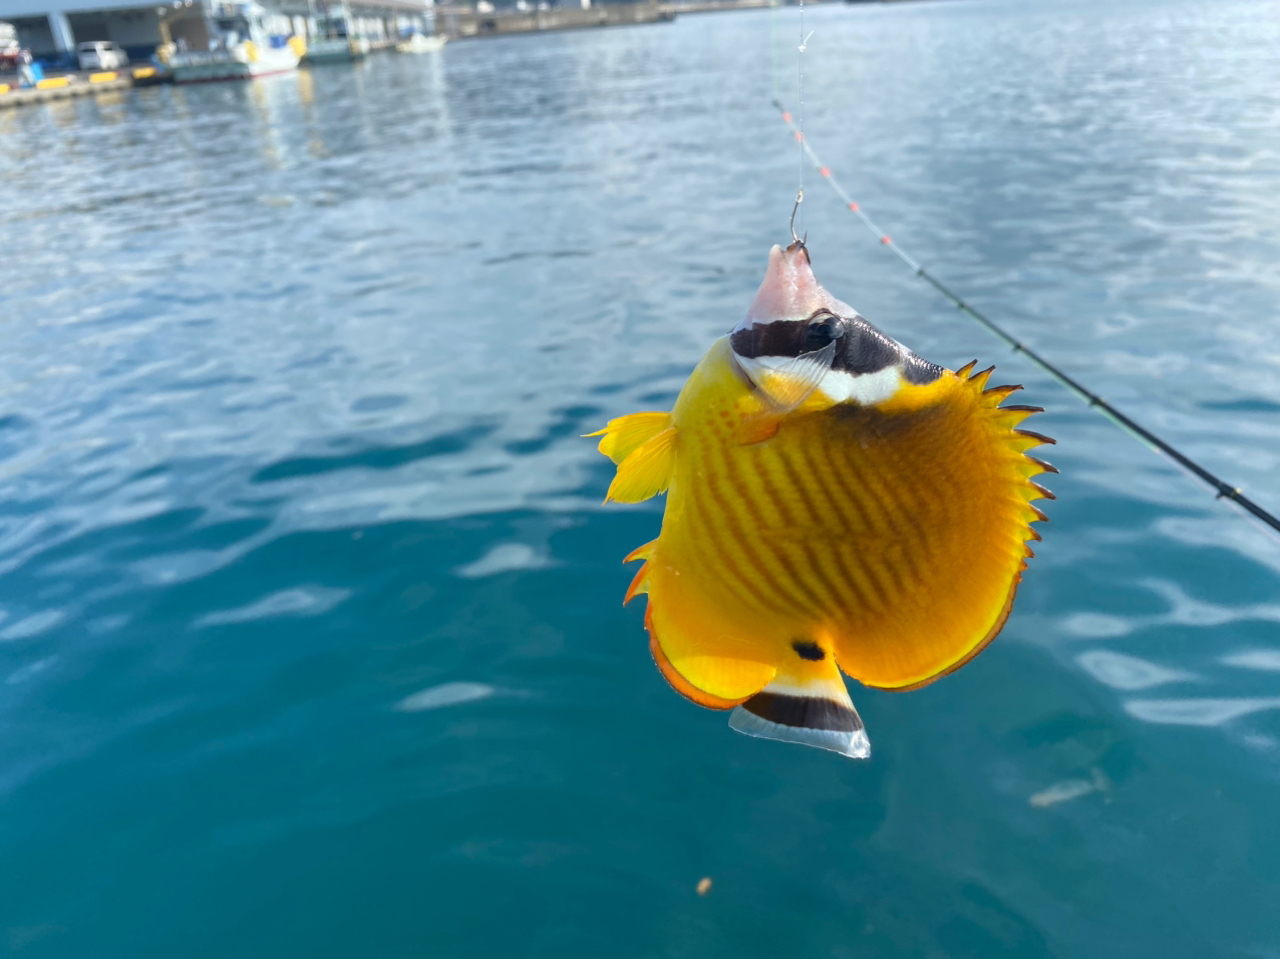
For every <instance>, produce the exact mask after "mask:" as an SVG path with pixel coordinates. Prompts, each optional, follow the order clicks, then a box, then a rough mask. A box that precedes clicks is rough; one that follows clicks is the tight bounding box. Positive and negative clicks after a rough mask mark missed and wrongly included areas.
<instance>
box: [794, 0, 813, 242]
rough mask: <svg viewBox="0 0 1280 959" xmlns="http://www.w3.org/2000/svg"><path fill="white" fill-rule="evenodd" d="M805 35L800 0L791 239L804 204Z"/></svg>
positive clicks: (807, 41) (806, 44) (802, 7)
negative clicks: (796, 149)
mask: <svg viewBox="0 0 1280 959" xmlns="http://www.w3.org/2000/svg"><path fill="white" fill-rule="evenodd" d="M811 36H813V34H812V33H810V34H809V36H808V37H807V36H805V33H804V0H800V46H798V47H797V48H796V92H797V94H798V96H799V97H800V129H799V130H797V131H796V139H797V140H798V141H799V142H800V156H799V173H800V175H799V178H798V186H797V187H796V205H795V207H794V209H792V211H791V238H792V239H795V238H796V214H797V213H799V212H800V204H801V203H803V202H804V161H805V142H804V51H805V47H807V46H808V45H809V37H811Z"/></svg>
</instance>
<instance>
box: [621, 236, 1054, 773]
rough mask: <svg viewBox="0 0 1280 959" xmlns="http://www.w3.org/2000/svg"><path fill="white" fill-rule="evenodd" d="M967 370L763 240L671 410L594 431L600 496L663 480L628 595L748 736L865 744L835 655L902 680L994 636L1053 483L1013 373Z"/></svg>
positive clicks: (953, 662)
mask: <svg viewBox="0 0 1280 959" xmlns="http://www.w3.org/2000/svg"><path fill="white" fill-rule="evenodd" d="M802 256H803V260H801V259H800V258H801V257H802ZM788 283H790V287H788ZM779 287H784V288H785V289H783V294H782V295H778V288H779ZM762 300H763V301H764V302H763V305H762ZM815 303H816V304H817V307H816V309H815V308H814V307H815ZM828 313H829V314H830V315H828ZM815 322H821V323H823V324H825V326H826V327H827V329H826V330H825V332H823V331H819V333H818V334H814V333H813V331H812V327H813V326H814V323H815ZM784 324H797V325H796V328H795V329H789V328H788V327H787V326H785V325H784ZM744 331H745V335H744ZM831 337H834V339H832V338H831ZM790 341H794V343H795V345H794V346H793V347H788V346H787V343H788V342H790ZM811 346H817V347H818V349H816V350H811V349H809V348H808V347H811ZM833 347H834V348H833ZM787 350H790V351H791V352H792V353H794V354H795V355H793V356H788V355H786V351H787ZM764 351H772V352H770V353H766V352H764ZM823 354H826V355H823ZM972 368H973V364H970V366H968V367H966V368H965V369H963V370H961V371H959V372H958V373H952V372H950V371H947V370H943V369H942V368H941V367H936V366H933V365H932V364H927V363H925V362H924V361H922V360H919V358H918V357H915V356H914V355H913V354H910V353H909V351H906V350H905V348H903V347H901V346H900V345H898V344H896V343H894V341H892V340H889V339H888V338H887V337H884V336H883V334H880V333H879V332H878V331H876V330H874V328H872V327H870V326H869V324H866V323H865V321H864V320H862V319H861V317H858V316H857V314H856V312H855V311H853V310H852V308H850V307H848V306H846V305H845V304H842V303H839V301H836V300H834V299H833V298H831V297H829V295H827V294H826V293H825V291H823V290H821V288H820V287H818V286H817V283H816V280H812V274H811V272H809V271H808V257H807V252H806V251H804V250H803V248H802V247H801V248H799V249H796V248H793V249H792V250H788V251H786V252H785V253H784V252H783V251H779V250H777V249H776V248H775V251H774V254H773V255H772V256H771V273H770V276H769V277H766V282H765V285H764V286H762V289H761V293H760V294H759V295H758V296H757V300H756V303H755V304H753V311H752V313H750V314H749V315H748V319H747V320H746V321H744V323H742V324H739V327H738V328H737V329H735V331H734V333H733V334H732V335H731V336H727V337H723V338H721V339H720V340H718V341H717V342H716V343H715V344H714V345H713V346H712V347H711V349H710V350H709V351H708V353H707V354H706V356H705V357H704V358H703V359H702V361H701V362H700V363H699V364H698V366H697V368H696V369H695V370H694V372H693V374H692V375H691V376H690V378H689V380H688V382H687V383H686V384H685V386H684V388H683V389H682V391H681V393H680V396H679V398H678V399H677V401H676V404H675V407H674V409H673V410H672V412H671V413H670V414H664V413H642V414H635V415H633V416H632V417H623V418H621V419H619V420H615V421H613V422H611V423H610V424H609V426H608V427H607V428H606V430H605V431H602V432H603V433H604V436H605V438H604V440H602V442H601V450H602V451H603V452H605V453H606V454H608V455H610V456H611V457H613V458H614V460H615V462H618V464H619V469H618V475H617V477H616V478H615V480H614V483H613V484H612V486H611V487H610V498H611V499H617V500H622V501H629V502H634V501H638V500H640V499H644V498H647V497H648V496H651V495H654V494H656V493H657V492H660V491H661V490H663V489H666V490H667V494H668V497H667V505H666V511H665V514H664V517H663V522H662V530H661V533H660V535H659V536H658V538H657V539H656V540H655V541H654V542H652V543H650V544H647V545H646V546H644V547H641V548H640V549H639V550H637V551H636V552H635V553H633V554H632V556H631V557H628V559H643V560H644V561H645V562H644V565H643V566H642V568H641V569H640V571H639V573H638V574H637V575H636V578H635V580H634V581H633V583H632V586H631V589H630V590H629V591H628V593H627V597H626V598H627V599H628V600H630V599H631V598H632V597H634V596H635V595H638V594H639V593H642V592H645V593H648V596H649V605H648V609H647V611H646V616H645V624H646V626H647V628H648V630H649V633H650V648H651V650H652V652H653V656H654V659H655V661H656V662H657V664H658V666H659V668H660V669H661V670H662V672H663V674H664V676H666V678H667V679H668V681H669V682H670V683H671V684H672V686H674V687H675V688H676V689H677V690H678V691H679V692H681V693H682V694H683V695H685V696H686V697H688V698H689V699H692V700H693V701H695V702H698V703H700V704H701V705H704V706H708V707H712V708H718V709H728V708H732V707H735V706H739V704H742V705H741V706H740V707H739V708H738V709H737V710H735V713H734V717H733V720H732V724H733V725H734V726H735V728H738V729H740V730H741V731H743V732H747V733H750V734H753V735H762V736H769V737H771V738H780V739H787V740H791V741H795V742H802V743H806V744H809V745H818V746H823V747H824V748H829V749H835V750H836V751H839V752H844V753H846V754H848V755H855V756H863V755H866V754H867V753H868V752H869V743H868V742H867V739H866V735H865V732H864V731H863V729H862V723H861V720H860V719H859V718H858V716H857V713H856V710H854V708H853V705H852V702H851V701H850V700H849V697H848V692H847V690H846V689H845V687H844V683H843V680H842V679H841V678H840V669H843V671H844V672H845V673H847V674H848V675H850V676H852V677H854V678H855V679H858V680H859V681H861V682H862V683H864V684H865V685H869V686H875V687H881V688H886V689H910V688H914V687H916V686H920V685H923V684H925V683H928V682H930V681H932V680H933V679H936V678H937V677H939V676H941V675H944V674H945V673H947V672H950V671H952V670H954V669H956V668H958V667H959V666H961V665H963V664H964V663H965V662H967V661H968V660H969V659H970V658H972V657H973V656H974V655H976V654H977V653H978V652H979V651H980V650H981V649H982V648H983V647H984V646H985V645H986V644H987V643H988V642H989V641H990V640H991V639H992V638H993V637H994V636H995V635H996V633H997V632H999V630H1000V628H1001V626H1002V625H1003V623H1004V621H1005V619H1006V617H1007V616H1008V613H1009V609H1010V606H1011V604H1012V602H1013V596H1014V592H1015V590H1016V587H1017V584H1018V582H1019V580H1020V578H1021V573H1022V571H1023V570H1024V569H1025V567H1026V558H1027V557H1028V556H1029V555H1030V550H1029V549H1028V548H1027V545H1026V544H1027V541H1028V540H1034V539H1038V538H1039V537H1038V535H1037V534H1036V533H1035V532H1034V531H1033V530H1032V529H1031V528H1030V526H1029V525H1028V524H1029V523H1031V522H1034V521H1036V520H1038V519H1043V518H1044V517H1043V514H1042V513H1040V512H1039V510H1037V509H1036V508H1035V507H1034V506H1033V505H1031V504H1032V501H1033V500H1035V499H1037V498H1040V497H1043V496H1047V495H1049V494H1048V493H1047V491H1045V490H1043V489H1042V488H1041V487H1039V486H1038V485H1037V484H1035V483H1034V482H1032V480H1031V477H1032V476H1034V475H1036V474H1037V473H1040V472H1043V471H1045V470H1046V469H1052V467H1048V466H1047V464H1043V463H1041V462H1040V461H1038V460H1036V459H1033V458H1031V457H1029V456H1027V455H1026V452H1027V450H1029V449H1030V448H1032V447H1034V446H1036V445H1039V444H1040V443H1042V442H1046V440H1045V438H1044V437H1040V436H1039V435H1038V434H1034V433H1029V432H1024V431H1020V430H1018V429H1017V427H1018V424H1019V423H1020V422H1021V421H1022V420H1023V419H1024V418H1025V417H1026V416H1028V415H1029V414H1030V413H1031V412H1034V410H1033V408H1030V407H1020V406H1005V407H1002V406H1001V403H1002V401H1003V400H1004V399H1005V398H1006V397H1007V396H1008V395H1009V394H1010V393H1011V392H1012V391H1013V390H1014V389H1017V388H1016V387H999V388H994V389H987V388H986V384H987V377H988V375H989V373H990V371H989V370H988V371H984V372H982V373H978V374H973V373H972ZM1049 442H1051V441H1049Z"/></svg>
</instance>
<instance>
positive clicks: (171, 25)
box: [0, 0, 434, 67]
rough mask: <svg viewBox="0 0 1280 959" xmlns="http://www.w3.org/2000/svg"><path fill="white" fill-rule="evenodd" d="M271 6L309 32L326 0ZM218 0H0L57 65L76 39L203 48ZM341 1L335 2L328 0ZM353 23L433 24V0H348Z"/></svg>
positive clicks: (277, 1) (385, 29)
mask: <svg viewBox="0 0 1280 959" xmlns="http://www.w3.org/2000/svg"><path fill="white" fill-rule="evenodd" d="M259 2H260V3H261V4H262V6H264V7H265V8H266V9H267V10H268V11H270V12H271V13H273V14H277V15H280V16H284V17H288V19H289V22H290V24H291V25H292V30H293V32H294V33H295V34H297V35H298V36H302V37H305V38H306V39H308V40H310V39H311V37H312V36H313V35H314V33H315V19H316V16H317V15H318V13H323V12H324V10H325V8H326V3H325V2H324V0H259ZM227 5H228V4H222V3H215V0H167V2H162V3H156V2H155V0H151V2H138V0H0V20H4V21H7V22H9V23H12V24H13V25H14V27H15V28H16V30H17V33H18V42H19V44H21V46H23V47H25V48H27V49H28V50H30V51H31V54H32V56H33V57H35V58H36V59H38V60H40V61H42V62H44V63H46V64H49V65H51V66H59V67H73V66H74V65H75V50H76V45H77V44H80V43H86V42H89V41H93V40H107V41H113V42H115V43H117V44H119V45H120V46H121V47H123V48H124V50H125V52H126V53H128V54H129V58H130V59H131V60H133V61H141V62H145V61H146V60H147V59H149V58H150V57H151V55H152V53H154V52H155V49H156V47H158V46H159V45H160V44H162V43H178V42H179V41H181V42H182V44H183V45H184V46H187V47H189V48H190V49H192V50H202V49H205V48H206V46H207V44H208V32H207V31H206V28H205V24H206V23H207V21H208V19H209V18H210V17H211V16H213V15H214V13H215V8H216V7H222V6H227ZM328 6H330V7H334V8H336V7H337V6H338V3H337V2H334V3H332V4H328ZM343 6H344V7H345V10H346V13H347V14H348V15H349V16H350V17H351V20H352V25H353V27H355V28H356V29H357V30H359V31H360V32H361V33H362V34H363V35H365V36H368V37H370V38H372V39H374V40H388V41H389V40H391V39H394V38H395V36H396V35H397V33H398V32H399V31H400V30H402V29H406V28H410V27H413V28H417V29H419V30H424V31H426V32H431V22H432V12H433V9H434V0H356V2H351V0H347V2H346V3H345V4H343Z"/></svg>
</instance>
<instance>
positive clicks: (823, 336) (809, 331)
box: [804, 314, 842, 353]
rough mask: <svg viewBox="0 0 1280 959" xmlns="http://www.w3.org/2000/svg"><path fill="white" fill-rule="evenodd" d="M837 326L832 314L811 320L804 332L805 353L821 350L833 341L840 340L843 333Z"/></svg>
mask: <svg viewBox="0 0 1280 959" xmlns="http://www.w3.org/2000/svg"><path fill="white" fill-rule="evenodd" d="M836 324H837V320H836V317H834V316H831V315H830V314H824V315H822V316H815V317H814V318H813V319H812V320H810V321H809V325H808V326H807V327H806V328H805V331H804V351H805V352H806V353H812V352H814V351H815V350H821V349H823V348H824V347H826V346H829V345H830V344H831V342H832V341H833V340H837V339H839V338H840V334H841V332H842V331H841V330H840V328H839V326H837V325H836Z"/></svg>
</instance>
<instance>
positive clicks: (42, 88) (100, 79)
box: [0, 67, 160, 109]
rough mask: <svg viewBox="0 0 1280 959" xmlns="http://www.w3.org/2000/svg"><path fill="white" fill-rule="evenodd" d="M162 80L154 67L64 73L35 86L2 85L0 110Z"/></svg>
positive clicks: (125, 88)
mask: <svg viewBox="0 0 1280 959" xmlns="http://www.w3.org/2000/svg"><path fill="white" fill-rule="evenodd" d="M159 80H160V77H159V75H158V73H157V72H156V68H155V67H136V68H134V69H132V70H104V71H101V72H99V73H82V72H76V73H65V74H62V75H61V76H56V77H46V78H45V79H43V80H40V81H39V82H37V83H36V85H35V86H33V87H28V88H26V89H21V88H19V87H18V86H16V85H13V84H8V83H0V109H4V108H5V107H19V106H25V105H26V104H30V103H47V102H48V101H50V100H66V99H69V98H71V97H83V96H88V95H89V94H91V93H106V92H108V91H111V90H128V89H129V88H131V87H134V86H145V85H146V84H148V83H155V82H157V81H159Z"/></svg>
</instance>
